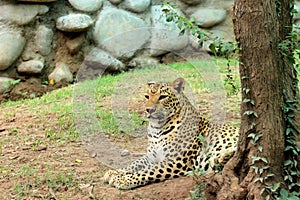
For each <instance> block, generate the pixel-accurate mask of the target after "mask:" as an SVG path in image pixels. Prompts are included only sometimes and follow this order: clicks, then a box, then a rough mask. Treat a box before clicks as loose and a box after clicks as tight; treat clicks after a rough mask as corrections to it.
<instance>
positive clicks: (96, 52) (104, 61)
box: [84, 48, 125, 74]
mask: <svg viewBox="0 0 300 200" xmlns="http://www.w3.org/2000/svg"><path fill="white" fill-rule="evenodd" d="M84 63H85V65H86V66H91V67H92V68H93V69H95V71H98V72H99V74H100V73H103V72H104V71H110V72H116V71H117V72H120V71H123V70H125V65H124V64H123V63H122V62H121V61H120V60H118V59H116V58H114V57H113V56H112V55H111V54H109V53H108V52H106V51H104V50H102V49H100V48H94V49H93V50H92V51H91V52H90V53H89V55H88V56H87V57H86V58H85V61H84Z"/></svg>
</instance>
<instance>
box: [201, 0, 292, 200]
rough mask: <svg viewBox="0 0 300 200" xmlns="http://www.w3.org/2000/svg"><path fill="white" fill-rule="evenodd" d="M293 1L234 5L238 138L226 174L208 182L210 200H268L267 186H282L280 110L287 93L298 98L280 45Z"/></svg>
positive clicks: (287, 28)
mask: <svg viewBox="0 0 300 200" xmlns="http://www.w3.org/2000/svg"><path fill="white" fill-rule="evenodd" d="M291 2H292V0H235V2H234V7H233V23H234V29H235V30H234V31H235V35H236V40H237V41H238V42H239V48H240V77H241V85H242V101H243V102H242V104H241V127H240V138H239V144H238V150H237V152H236V154H235V155H234V156H233V158H232V159H230V161H229V162H228V163H227V164H226V165H225V166H224V169H223V173H222V175H215V176H213V177H212V179H211V181H210V183H208V184H207V187H206V196H207V198H208V199H226V200H227V199H266V197H267V195H268V193H267V192H266V191H263V188H265V187H266V185H273V184H275V183H279V182H284V179H283V176H284V170H283V166H284V160H285V154H284V148H285V129H286V123H285V119H284V114H283V110H282V106H283V105H284V101H285V98H284V95H286V96H287V98H289V99H294V98H295V95H296V93H295V88H294V85H293V84H294V80H295V76H296V73H295V70H294V67H293V65H292V64H291V63H290V62H288V60H287V58H286V57H283V56H282V53H281V52H280V50H279V48H278V45H279V44H280V43H281V42H282V41H283V40H284V39H286V37H287V35H288V34H289V33H290V31H291V28H290V27H291V16H290V3H291ZM289 53H291V52H289ZM284 90H286V91H287V93H285V94H284V93H283V91H284Z"/></svg>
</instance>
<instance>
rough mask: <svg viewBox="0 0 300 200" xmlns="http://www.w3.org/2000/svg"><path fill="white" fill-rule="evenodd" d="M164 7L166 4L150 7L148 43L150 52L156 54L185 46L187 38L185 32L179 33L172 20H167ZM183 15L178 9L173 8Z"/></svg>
mask: <svg viewBox="0 0 300 200" xmlns="http://www.w3.org/2000/svg"><path fill="white" fill-rule="evenodd" d="M164 9H169V7H168V6H162V5H155V6H152V7H151V16H152V29H151V32H152V37H151V43H150V49H151V50H150V54H151V55H152V56H158V55H161V54H164V53H166V52H169V51H177V50H180V49H183V48H184V47H186V46H187V44H188V42H189V38H188V36H187V35H186V34H184V35H179V33H180V30H179V28H178V27H177V24H176V23H175V22H173V21H171V22H167V18H166V14H165V13H164V11H163V10H164ZM175 11H176V12H178V14H179V15H183V14H182V13H181V12H180V11H179V10H175Z"/></svg>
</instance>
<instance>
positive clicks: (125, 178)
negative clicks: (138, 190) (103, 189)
mask: <svg viewBox="0 0 300 200" xmlns="http://www.w3.org/2000/svg"><path fill="white" fill-rule="evenodd" d="M132 176H133V175H132V174H128V173H127V174H123V175H118V176H115V177H113V180H112V181H111V183H112V185H113V186H114V187H116V188H117V189H120V190H128V189H132V188H135V187H137V186H138V185H137V184H136V182H135V181H134V180H133V179H132Z"/></svg>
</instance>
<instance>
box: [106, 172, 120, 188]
mask: <svg viewBox="0 0 300 200" xmlns="http://www.w3.org/2000/svg"><path fill="white" fill-rule="evenodd" d="M119 174H120V172H118V171H116V170H108V171H107V172H105V174H104V176H103V180H104V182H105V183H108V184H110V185H111V184H112V181H113V178H114V177H115V176H118V175H119Z"/></svg>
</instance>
